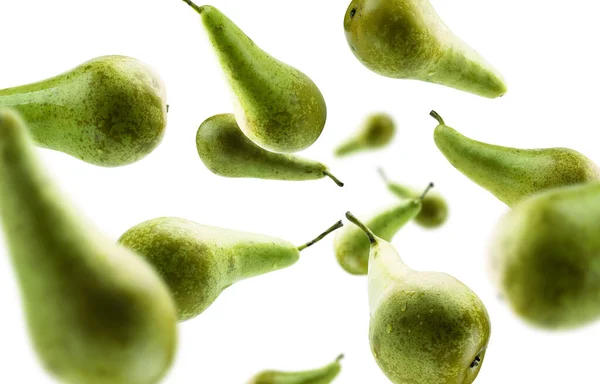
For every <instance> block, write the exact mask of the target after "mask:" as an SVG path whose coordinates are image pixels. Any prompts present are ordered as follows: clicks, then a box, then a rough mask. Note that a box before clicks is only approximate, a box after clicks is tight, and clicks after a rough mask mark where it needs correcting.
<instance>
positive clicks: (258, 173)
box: [196, 114, 344, 187]
mask: <svg viewBox="0 0 600 384" xmlns="http://www.w3.org/2000/svg"><path fill="white" fill-rule="evenodd" d="M196 148H197V149H198V155H199V156H200V159H201V160H202V162H203V163H204V165H206V167H207V168H208V169H209V170H210V171H211V172H212V173H214V174H217V175H221V176H225V177H253V178H257V179H273V180H314V179H322V178H323V177H325V176H327V177H330V178H331V179H332V180H333V181H334V182H335V183H336V184H337V185H338V186H340V187H343V186H344V183H342V182H341V181H339V180H338V179H337V178H336V177H335V176H333V175H332V174H331V173H330V172H329V169H328V168H327V167H326V166H325V165H323V164H321V163H319V162H317V161H314V160H309V159H305V158H302V157H299V156H296V155H289V154H282V153H274V152H269V151H267V150H266V149H263V148H261V147H259V146H258V145H256V144H254V142H252V140H250V139H248V138H247V137H246V136H245V135H244V133H243V132H242V131H241V130H240V127H239V126H238V124H237V122H236V121H235V117H234V116H233V115H232V114H222V115H216V116H212V117H209V118H208V119H206V121H204V122H203V123H202V124H201V125H200V128H198V133H197V134H196Z"/></svg>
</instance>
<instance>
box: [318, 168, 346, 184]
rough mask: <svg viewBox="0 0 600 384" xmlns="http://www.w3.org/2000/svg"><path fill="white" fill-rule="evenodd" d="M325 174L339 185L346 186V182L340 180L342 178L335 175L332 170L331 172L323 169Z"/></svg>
mask: <svg viewBox="0 0 600 384" xmlns="http://www.w3.org/2000/svg"><path fill="white" fill-rule="evenodd" d="M323 174H324V175H325V176H327V177H329V178H330V179H331V180H333V182H334V183H336V184H337V186H338V187H343V186H344V183H342V182H341V181H340V179H338V178H337V177H335V176H333V175H332V174H331V172H329V171H328V170H325V171H323Z"/></svg>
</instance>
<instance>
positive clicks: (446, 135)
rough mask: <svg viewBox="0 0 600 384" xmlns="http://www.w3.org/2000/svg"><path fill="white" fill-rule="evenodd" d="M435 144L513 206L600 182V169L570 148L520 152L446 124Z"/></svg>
mask: <svg viewBox="0 0 600 384" xmlns="http://www.w3.org/2000/svg"><path fill="white" fill-rule="evenodd" d="M432 114H434V115H435V117H436V118H437V119H438V121H439V122H440V124H439V125H438V126H437V128H436V129H435V132H434V140H435V144H436V145H437V147H438V148H439V150H440V151H441V152H442V154H443V155H444V156H445V157H446V159H448V161H449V162H450V164H452V165H453V166H454V168H456V169H458V170H459V171H460V172H462V173H463V174H464V175H465V176H467V177H468V178H469V179H471V180H472V181H473V182H475V183H476V184H479V185H480V186H481V187H483V188H485V189H487V190H488V191H489V192H491V193H492V194H493V195H494V196H496V197H497V198H498V199H499V200H500V201H502V202H504V203H505V204H506V205H508V206H513V205H515V204H516V203H518V202H519V201H521V200H522V199H524V198H525V197H527V196H529V195H531V194H534V193H536V192H540V191H543V190H546V189H550V188H554V187H563V186H567V185H572V184H580V183H587V182H590V181H595V180H600V168H598V166H597V165H596V164H594V163H593V162H592V161H591V160H590V159H588V158H587V157H585V156H584V155H582V154H581V153H579V152H577V151H574V150H572V149H569V148H542V149H519V148H510V147H502V146H499V145H492V144H487V143H482V142H480V141H475V140H472V139H470V138H468V137H465V136H463V135H461V134H460V133H458V132H457V131H456V130H455V129H453V128H450V127H449V126H447V125H446V124H444V122H443V120H441V118H440V117H439V115H437V114H436V113H435V112H432Z"/></svg>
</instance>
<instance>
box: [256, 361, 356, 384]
mask: <svg viewBox="0 0 600 384" xmlns="http://www.w3.org/2000/svg"><path fill="white" fill-rule="evenodd" d="M343 357H344V355H339V356H338V357H337V358H336V359H335V361H334V362H332V363H329V364H327V365H326V366H324V367H321V368H317V369H313V370H310V371H299V372H284V371H275V370H267V371H263V372H260V373H258V374H257V375H256V376H254V377H253V378H252V379H251V380H250V381H249V382H248V384H330V383H332V382H333V380H334V379H335V378H336V377H337V376H338V375H339V373H340V371H341V370H342V366H341V364H340V361H341V360H342V358H343Z"/></svg>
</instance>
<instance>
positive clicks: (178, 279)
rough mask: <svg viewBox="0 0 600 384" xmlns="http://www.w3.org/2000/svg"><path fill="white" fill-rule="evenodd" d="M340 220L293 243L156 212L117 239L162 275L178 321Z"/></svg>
mask: <svg viewBox="0 0 600 384" xmlns="http://www.w3.org/2000/svg"><path fill="white" fill-rule="evenodd" d="M341 226H342V222H341V221H339V222H337V223H336V224H335V225H334V226H332V227H331V228H329V229H328V230H327V231H325V232H324V233H323V234H321V235H320V236H319V237H317V238H316V239H315V240H313V241H311V242H308V243H306V244H303V245H301V246H299V247H298V246H295V245H294V244H292V243H290V242H289V241H285V240H282V239H278V238H275V237H271V236H265V235H260V234H256V233H249V232H242V231H235V230H231V229H225V228H217V227H210V226H207V225H201V224H198V223H195V222H193V221H189V220H185V219H179V218H176V217H161V218H157V219H152V220H148V221H145V222H143V223H141V224H138V225H136V226H135V227H133V228H131V229H129V230H128V231H127V232H125V233H124V234H123V235H122V236H121V238H120V239H119V243H121V244H122V245H124V246H126V247H127V248H130V249H132V250H133V251H135V252H137V253H138V254H140V255H142V256H144V257H145V258H146V259H147V260H148V261H149V262H150V264H152V265H153V266H154V268H155V269H156V270H157V271H158V273H159V274H161V275H162V277H163V279H164V280H165V281H166V283H167V285H168V286H169V288H170V289H171V294H172V295H173V298H174V299H175V303H176V304H177V309H178V312H179V320H180V321H184V320H188V319H191V318H193V317H196V316H198V315H199V314H201V313H202V312H204V310H205V309H206V308H208V307H209V306H210V305H211V304H212V303H213V302H214V301H215V300H216V299H217V297H218V296H219V295H220V294H221V292H222V291H223V290H224V289H225V288H227V287H229V286H230V285H232V284H233V283H235V282H237V281H240V280H243V279H247V278H250V277H254V276H258V275H262V274H265V273H268V272H272V271H276V270H278V269H282V268H285V267H289V266H290V265H292V264H295V263H296V262H297V261H298V259H299V258H300V251H302V250H303V249H305V248H307V247H309V246H311V245H313V244H314V243H316V242H317V241H319V240H321V239H322V238H323V237H325V236H326V235H327V234H329V233H330V232H333V231H334V230H336V229H338V228H340V227H341Z"/></svg>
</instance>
